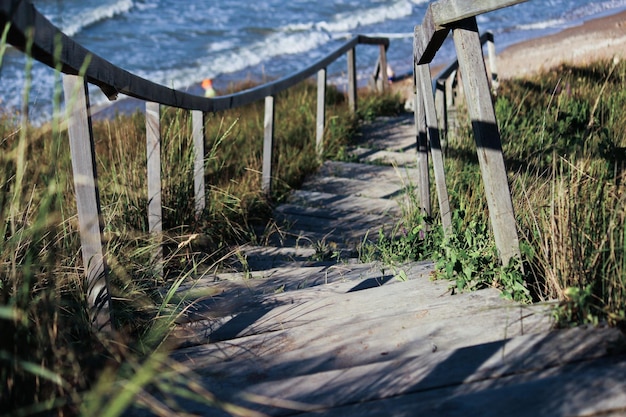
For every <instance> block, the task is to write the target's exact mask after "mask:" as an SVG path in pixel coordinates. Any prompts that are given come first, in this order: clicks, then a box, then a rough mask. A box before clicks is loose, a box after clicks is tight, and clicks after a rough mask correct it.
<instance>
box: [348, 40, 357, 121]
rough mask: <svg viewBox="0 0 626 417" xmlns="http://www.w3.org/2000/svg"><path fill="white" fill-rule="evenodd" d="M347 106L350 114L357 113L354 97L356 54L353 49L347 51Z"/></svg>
mask: <svg viewBox="0 0 626 417" xmlns="http://www.w3.org/2000/svg"><path fill="white" fill-rule="evenodd" d="M347 58H348V106H349V108H350V111H351V112H352V113H356V111H357V97H356V81H357V79H356V52H355V49H354V48H351V49H350V50H348V54H347Z"/></svg>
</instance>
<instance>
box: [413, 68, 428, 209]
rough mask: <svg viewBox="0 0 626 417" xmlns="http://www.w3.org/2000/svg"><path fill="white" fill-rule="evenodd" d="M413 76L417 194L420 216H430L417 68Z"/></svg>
mask: <svg viewBox="0 0 626 417" xmlns="http://www.w3.org/2000/svg"><path fill="white" fill-rule="evenodd" d="M415 70H416V71H414V75H413V86H414V88H415V112H414V113H413V114H414V117H415V129H416V134H417V137H416V139H417V169H418V171H419V173H418V175H419V177H418V179H417V189H418V193H419V205H420V209H421V210H422V214H425V215H426V216H428V217H430V216H432V208H431V205H430V174H429V170H428V136H427V133H426V115H425V114H424V99H423V98H422V97H421V96H420V94H421V88H419V87H418V81H417V79H416V77H417V66H415Z"/></svg>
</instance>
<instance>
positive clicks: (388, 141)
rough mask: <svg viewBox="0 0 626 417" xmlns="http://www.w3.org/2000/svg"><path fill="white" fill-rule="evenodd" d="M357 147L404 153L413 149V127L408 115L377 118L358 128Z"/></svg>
mask: <svg viewBox="0 0 626 417" xmlns="http://www.w3.org/2000/svg"><path fill="white" fill-rule="evenodd" d="M359 132H360V134H361V136H362V138H361V139H360V140H359V146H362V147H366V148H372V149H385V150H388V151H397V152H406V151H410V150H411V149H415V125H414V120H413V115H412V114H409V113H405V114H402V115H400V116H394V117H377V118H376V119H375V120H373V121H371V122H365V123H364V124H363V125H362V126H360V128H359Z"/></svg>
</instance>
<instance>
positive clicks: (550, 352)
mask: <svg viewBox="0 0 626 417" xmlns="http://www.w3.org/2000/svg"><path fill="white" fill-rule="evenodd" d="M620 341H621V343H623V336H622V335H620V334H619V331H617V330H615V329H601V330H597V331H594V330H582V331H581V330H579V329H571V330H564V331H555V332H551V333H548V334H534V335H525V336H518V337H515V338H512V339H508V340H502V341H496V342H491V343H487V344H482V345H477V346H470V347H466V348H460V349H454V350H450V351H439V350H438V351H436V352H432V353H427V354H424V355H421V356H413V357H406V358H395V359H394V360H384V361H378V362H375V363H372V364H365V365H360V366H355V367H352V368H347V369H345V368H344V369H333V368H332V367H329V366H327V364H326V363H324V362H323V361H322V360H319V361H317V362H313V363H306V362H305V363H303V364H302V368H305V371H304V372H301V369H302V368H301V367H300V366H299V365H296V364H294V363H293V362H292V363H291V364H290V365H291V366H285V364H278V365H277V366H276V367H274V366H272V367H268V366H266V364H265V363H263V365H262V366H263V371H262V372H261V370H260V369H259V368H260V367H257V368H256V369H252V368H251V367H250V366H246V365H245V364H244V366H237V365H240V364H239V363H238V364H224V365H222V366H220V365H219V364H216V365H212V367H211V368H212V370H213V371H214V372H216V373H218V374H219V378H220V381H219V382H220V383H217V382H218V381H217V378H215V377H211V376H207V377H205V378H204V383H205V384H206V385H207V386H219V387H220V388H218V390H219V394H221V395H223V396H225V397H226V398H228V399H234V400H235V401H241V398H242V397H243V395H241V394H242V393H244V392H245V393H246V394H248V395H249V394H253V395H259V396H264V397H266V398H272V399H275V400H279V399H282V400H288V401H292V402H298V403H301V404H309V405H311V406H312V407H311V409H312V410H313V409H317V410H323V409H329V408H330V409H331V410H332V409H334V408H335V407H336V408H337V409H336V410H334V411H330V413H329V415H343V414H339V413H340V412H348V414H347V415H358V414H355V413H354V412H353V411H352V410H359V409H361V410H362V409H363V408H366V407H367V405H368V404H370V405H371V404H372V403H373V404H374V405H376V404H377V403H379V402H384V403H388V404H391V403H393V402H395V401H396V400H391V401H389V402H387V401H385V400H384V399H390V398H396V399H398V398H401V397H402V396H409V397H411V399H413V400H415V399H416V398H423V401H416V402H414V403H413V407H412V408H407V410H408V409H410V410H414V411H416V410H418V409H419V410H421V409H422V408H421V406H422V405H424V403H425V405H426V407H424V409H425V410H428V409H430V410H432V411H435V410H437V408H435V407H436V405H435V404H437V402H438V403H439V404H438V406H439V407H444V409H446V410H447V409H450V408H451V407H449V405H448V404H447V403H448V402H449V401H454V402H455V403H460V402H461V401H458V400H456V399H455V396H456V395H460V396H463V397H465V396H467V397H465V400H466V401H468V402H471V401H470V398H473V397H474V395H476V394H477V395H486V396H487V397H489V396H496V395H498V392H500V390H501V389H505V390H506V387H511V388H513V387H517V388H518V389H522V390H523V389H524V388H527V387H528V385H529V384H533V385H534V384H540V385H543V384H544V383H545V382H547V380H552V381H554V383H557V381H558V382H561V383H570V384H571V383H572V381H574V380H568V377H571V373H572V372H575V373H580V372H579V370H582V369H585V370H588V371H591V372H590V373H591V375H597V371H599V370H601V369H602V368H606V369H605V370H601V371H600V372H601V373H602V372H606V370H608V369H610V368H611V367H612V366H617V367H618V368H619V369H620V370H623V369H626V360H625V359H624V357H623V356H622V357H621V358H620V357H614V355H615V352H612V351H611V345H612V344H619V343H620ZM302 362H304V361H302ZM330 362H332V360H330ZM581 362H582V363H583V365H582V366H581V365H580V364H579V363H581ZM590 362H591V365H589V363H590ZM229 365H230V366H229ZM233 365H235V366H233ZM294 373H295V374H294ZM610 374H611V375H612V376H611V377H610V380H611V382H612V383H616V384H617V385H618V386H617V387H609V389H608V391H606V392H607V394H613V395H614V398H613V399H614V400H616V402H618V404H619V402H620V401H624V400H625V399H626V396H625V395H624V394H623V392H622V393H620V389H623V388H624V387H625V385H626V384H625V383H624V381H623V380H622V381H620V380H619V379H618V378H617V375H618V372H610ZM254 375H256V378H254ZM260 375H263V376H262V377H260ZM588 379H590V378H589V377H588ZM400 381H401V382H400ZM554 383H550V385H553V384H554ZM591 385H594V384H591ZM607 385H608V384H607ZM607 385H605V384H603V388H607ZM453 387H454V388H453ZM616 388H617V389H616ZM586 389H587V386H580V387H578V388H577V389H576V391H578V390H582V391H585V390H586ZM508 391H509V393H508V395H511V391H513V389H510V390H508ZM592 391H593V392H595V393H596V394H595V396H597V395H598V394H600V390H599V389H596V388H594V389H593V390H592ZM592 391H588V392H587V393H588V394H590V393H591V392H592ZM432 392H434V393H436V395H432V394H431V393H432ZM551 392H553V393H558V392H559V391H558V390H557V391H548V392H546V393H545V395H544V396H539V397H537V398H543V399H544V400H545V398H548V396H549V395H550V393H551ZM445 394H448V395H445ZM615 394H617V395H615ZM524 395H525V393H524V392H523V391H522V392H518V393H516V396H524ZM557 395H558V394H557ZM437 396H438V397H439V398H437ZM561 396H562V394H561V395H559V397H561ZM534 398H536V397H533V399H534ZM559 399H560V400H564V399H565V398H559ZM381 400H382V401H381ZM510 400H511V399H509V401H510ZM553 400H554V399H553ZM579 401H580V400H579ZM398 402H399V403H404V402H403V401H399V400H398ZM433 402H434V403H433ZM502 402H504V401H502ZM278 403H279V402H278V401H276V402H275V403H274V404H275V405H274V406H270V407H263V408H262V409H261V411H263V412H266V413H269V414H270V415H281V414H284V413H286V412H287V410H284V409H283V410H281V408H282V407H280V406H278ZM354 404H361V406H354ZM510 404H511V403H510V402H509V403H508V406H509V408H510ZM248 405H250V404H248ZM342 405H347V406H346V407H345V408H343V407H342V408H340V407H341V406H342ZM408 405H409V403H408V401H407V402H406V406H408ZM543 405H544V406H545V403H544V404H543ZM579 406H580V404H579ZM595 406H596V404H594V403H591V404H586V406H585V407H584V408H585V409H588V408H590V407H595ZM611 406H612V405H611ZM483 407H484V408H483ZM488 407H489V406H488V403H487V402H486V401H481V402H480V404H479V405H478V406H476V405H473V406H470V409H471V410H472V411H473V412H468V413H467V414H466V415H498V414H497V413H491V412H490V411H489V410H488ZM403 408H404V406H401V409H403ZM521 408H522V409H523V410H524V412H525V413H527V412H528V408H527V406H524V407H521ZM257 409H258V408H257ZM396 410H397V409H396V408H388V409H387V413H386V414H384V415H397V414H396V413H395V411H396ZM437 411H439V414H437V415H448V413H447V412H446V413H443V414H442V411H441V409H439V410H437ZM598 411H603V408H600V409H599V410H598ZM499 412H500V414H499V415H509V412H506V411H504V410H499ZM316 415H317V414H316ZM373 415H380V414H373ZM400 415H405V414H400ZM412 415H414V414H412ZM420 415H422V414H421V413H420ZM428 415H430V414H428ZM454 415H461V414H454ZM524 415H544V414H541V413H540V414H535V413H530V414H528V413H527V414H524ZM548 415H561V414H559V413H557V414H554V411H553V412H552V413H550V414H548ZM568 415H569V414H568ZM586 415H588V414H586Z"/></svg>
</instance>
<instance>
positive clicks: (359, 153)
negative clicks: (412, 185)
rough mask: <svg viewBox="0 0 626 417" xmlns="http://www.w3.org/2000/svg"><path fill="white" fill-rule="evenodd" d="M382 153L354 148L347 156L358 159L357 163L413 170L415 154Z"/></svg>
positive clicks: (409, 152)
mask: <svg viewBox="0 0 626 417" xmlns="http://www.w3.org/2000/svg"><path fill="white" fill-rule="evenodd" d="M412 151H413V149H411V150H409V151H408V152H394V151H384V150H380V149H370V148H361V147H358V148H354V149H350V150H349V151H348V153H349V155H351V156H353V157H356V158H358V160H359V162H364V163H367V164H373V165H390V166H397V167H407V168H415V165H416V160H415V152H412Z"/></svg>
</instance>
